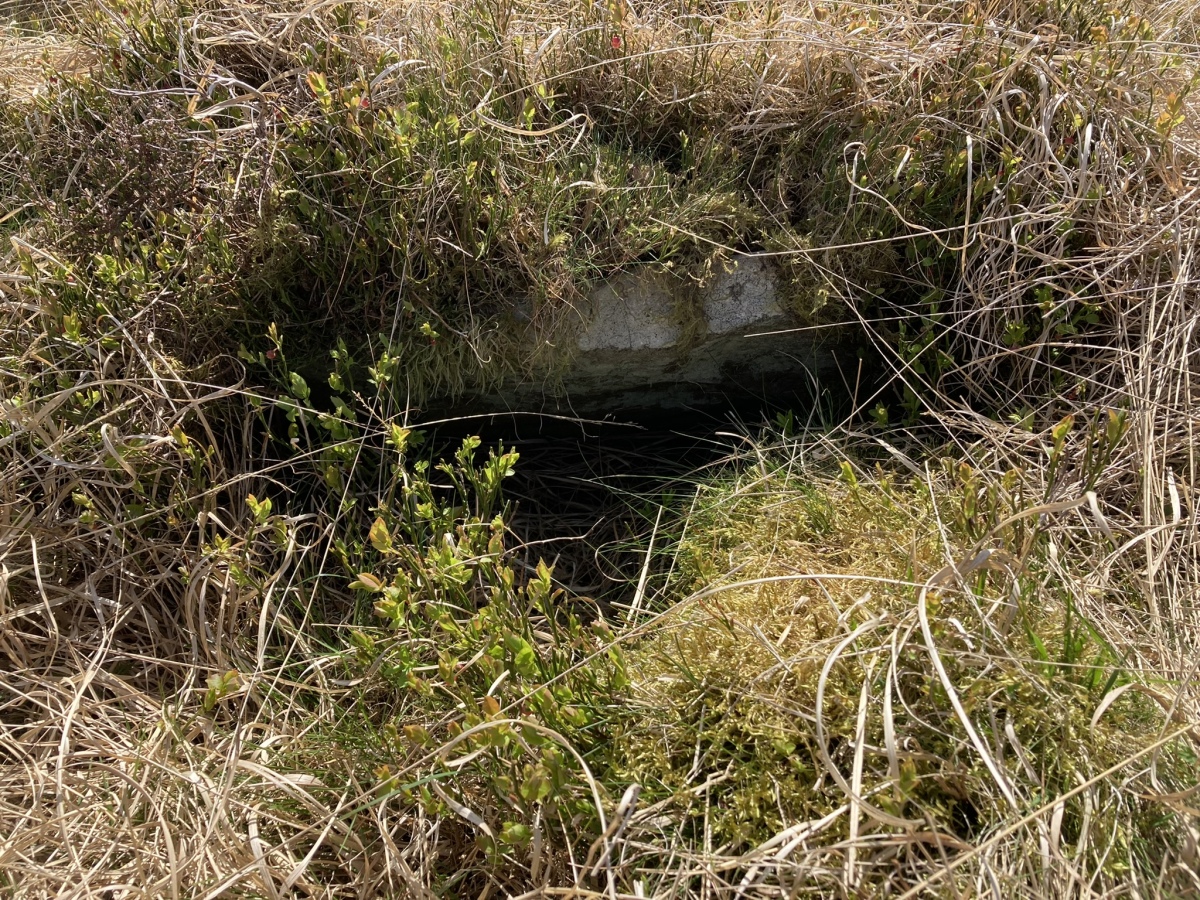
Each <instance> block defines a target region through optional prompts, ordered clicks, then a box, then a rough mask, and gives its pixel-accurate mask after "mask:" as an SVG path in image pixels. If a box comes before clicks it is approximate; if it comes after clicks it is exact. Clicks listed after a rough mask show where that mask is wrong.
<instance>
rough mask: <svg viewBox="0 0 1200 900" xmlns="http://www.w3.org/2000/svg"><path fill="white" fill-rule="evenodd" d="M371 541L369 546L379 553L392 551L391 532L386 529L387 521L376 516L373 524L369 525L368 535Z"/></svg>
mask: <svg viewBox="0 0 1200 900" xmlns="http://www.w3.org/2000/svg"><path fill="white" fill-rule="evenodd" d="M368 537H369V538H370V541H371V546H372V547H374V548H375V549H376V550H378V551H379V552H380V553H391V552H392V534H391V532H390V531H388V527H387V522H385V521H383V518H382V517H380V518H377V519H376V520H375V524H373V525H372V526H371V532H370V534H369V535H368Z"/></svg>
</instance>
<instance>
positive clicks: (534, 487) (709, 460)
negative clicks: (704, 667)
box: [430, 397, 848, 613]
mask: <svg viewBox="0 0 1200 900" xmlns="http://www.w3.org/2000/svg"><path fill="white" fill-rule="evenodd" d="M794 399H795V400H796V403H795V404H794V405H792V406H790V407H780V406H779V405H778V404H769V405H767V404H765V403H764V401H763V400H761V399H759V398H751V402H749V403H747V402H740V403H737V404H734V405H730V406H727V407H724V408H722V407H708V408H705V409H702V410H696V409H691V410H671V411H664V410H661V409H655V410H640V411H639V410H633V411H626V413H625V415H624V417H623V419H622V421H598V420H591V419H569V418H565V417H554V416H546V415H539V414H521V413H507V414H494V415H479V416H470V417H464V418H462V419H457V420H452V421H448V422H445V423H443V424H440V425H438V426H437V427H435V428H434V429H432V430H431V432H430V437H431V441H432V444H433V447H434V450H435V453H434V455H435V456H446V455H449V454H450V453H452V452H453V449H454V447H455V446H456V445H457V444H458V443H460V442H461V440H462V439H463V438H464V437H466V436H468V435H478V436H479V437H480V438H481V439H482V442H483V446H482V447H481V449H480V451H479V454H480V456H482V454H483V453H484V452H485V448H488V447H491V448H495V447H496V446H497V445H498V444H501V443H502V444H503V445H504V446H505V447H506V448H513V449H516V450H517V451H518V452H519V453H520V460H519V461H518V463H517V465H516V467H515V474H514V475H513V476H512V477H510V478H509V479H508V480H507V481H506V483H505V496H506V498H507V499H509V500H510V501H512V502H513V503H514V505H515V510H514V514H513V515H512V516H511V517H510V522H509V525H510V527H511V529H512V531H513V533H514V534H515V535H517V537H518V538H519V541H520V543H519V544H517V545H516V546H515V547H514V549H515V550H516V551H517V552H518V558H519V559H520V560H521V562H522V564H523V565H524V566H527V567H529V568H530V569H531V570H532V568H533V567H535V566H536V565H537V562H538V560H539V559H541V560H544V561H545V562H546V563H547V564H552V565H553V566H554V579H555V581H556V582H557V583H558V585H559V586H560V587H562V588H564V589H565V590H566V591H567V592H568V593H569V594H570V595H574V596H581V597H590V598H593V599H595V600H596V601H597V602H598V603H599V605H600V607H601V608H602V609H605V610H609V611H612V612H614V613H620V612H622V611H623V610H624V609H626V608H627V607H628V605H629V604H630V603H631V602H632V600H633V597H634V595H635V593H636V588H637V583H638V581H639V578H640V575H641V572H642V570H643V567H645V566H646V565H647V555H646V554H647V547H648V545H649V539H650V537H651V535H652V533H655V531H656V527H657V535H656V538H655V541H654V549H655V551H656V553H655V554H654V555H652V556H651V559H650V562H649V569H648V570H647V571H648V574H649V575H650V576H652V577H651V578H650V582H649V583H650V585H651V586H661V584H662V583H663V579H664V577H665V575H666V569H667V568H668V567H669V554H665V553H663V552H662V551H664V550H669V549H670V547H671V546H672V545H673V543H674V541H675V540H676V538H677V535H678V529H679V526H680V524H681V521H682V517H683V516H684V515H686V513H687V510H688V508H689V506H690V504H691V502H692V497H693V496H694V494H695V492H696V489H697V484H698V482H700V481H701V480H702V479H704V478H705V477H706V476H707V475H711V474H713V473H714V472H715V471H717V470H718V469H719V467H720V466H721V465H722V464H723V463H724V462H725V461H727V460H728V459H729V458H730V455H731V453H733V452H735V451H736V450H739V449H740V450H745V449H746V447H747V444H746V442H745V435H748V434H751V433H753V432H754V431H755V430H756V429H757V428H758V427H759V426H761V425H763V424H765V423H769V422H774V423H778V422H779V421H780V420H781V419H783V418H789V419H790V421H791V422H792V423H794V425H795V426H796V427H799V428H804V427H819V426H820V425H822V424H828V420H827V419H826V418H825V416H827V415H829V414H830V413H837V414H844V412H845V411H848V405H847V404H845V403H844V402H843V401H842V400H840V399H839V400H836V401H834V400H830V398H829V397H825V398H822V404H823V410H824V414H823V416H822V417H820V418H814V417H812V416H810V414H809V412H808V411H809V410H811V409H813V407H814V401H813V400H812V399H811V398H808V399H804V398H800V397H795V398H794ZM843 407H847V409H843Z"/></svg>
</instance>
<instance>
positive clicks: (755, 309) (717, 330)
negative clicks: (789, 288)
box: [704, 256, 783, 334]
mask: <svg viewBox="0 0 1200 900" xmlns="http://www.w3.org/2000/svg"><path fill="white" fill-rule="evenodd" d="M704 316H705V318H706V319H707V320H708V331H709V333H710V334H729V333H731V332H734V331H743V330H746V329H747V328H752V327H754V326H761V325H768V324H773V323H774V322H776V321H778V320H779V319H781V318H782V316H783V310H782V309H781V308H780V306H779V302H778V300H777V299H776V297H775V273H774V272H773V271H772V270H771V266H770V263H768V262H767V260H765V259H762V258H761V257H755V256H739V257H737V258H736V259H735V260H734V262H733V265H732V266H731V267H730V268H729V269H728V270H727V271H723V272H721V273H719V274H718V275H717V276H716V277H715V278H713V280H712V283H711V284H710V285H709V286H708V288H707V290H706V291H705V292H704Z"/></svg>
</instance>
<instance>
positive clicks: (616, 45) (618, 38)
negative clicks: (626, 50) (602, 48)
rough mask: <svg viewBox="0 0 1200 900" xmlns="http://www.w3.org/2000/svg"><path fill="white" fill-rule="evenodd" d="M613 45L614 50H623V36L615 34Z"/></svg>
mask: <svg viewBox="0 0 1200 900" xmlns="http://www.w3.org/2000/svg"><path fill="white" fill-rule="evenodd" d="M612 45H613V49H614V50H620V49H621V36H620V35H619V34H614V35H613V36H612Z"/></svg>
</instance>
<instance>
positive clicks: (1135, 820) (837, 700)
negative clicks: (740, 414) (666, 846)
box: [613, 446, 1197, 890]
mask: <svg viewBox="0 0 1200 900" xmlns="http://www.w3.org/2000/svg"><path fill="white" fill-rule="evenodd" d="M800 452H801V451H800V448H798V447H795V446H793V447H790V448H789V447H786V446H785V447H783V448H774V449H772V450H768V451H760V453H759V456H758V459H757V461H747V462H745V463H744V465H743V467H742V469H741V470H739V471H738V472H737V473H736V474H734V475H731V476H729V477H727V478H725V479H722V480H719V481H717V482H716V483H715V484H706V485H702V486H701V487H700V489H699V493H698V497H699V500H698V502H697V504H696V507H695V510H694V511H693V513H692V514H691V516H690V517H689V518H688V520H687V531H686V537H685V539H684V540H683V541H682V543H681V544H680V546H679V548H678V550H677V552H678V554H679V567H680V569H681V570H682V572H683V575H682V576H681V578H682V584H683V585H684V586H685V587H687V588H688V589H690V590H691V593H690V595H689V596H688V597H687V598H686V599H683V600H681V601H680V602H679V605H678V606H677V607H676V608H673V609H671V610H670V611H668V612H666V613H664V614H663V615H662V617H661V618H660V619H658V620H656V621H655V622H654V623H653V635H654V636H653V637H651V638H648V639H646V640H644V641H641V642H639V643H638V644H637V645H636V649H634V650H632V651H631V652H630V654H629V658H628V659H629V662H628V665H629V676H630V679H631V682H632V685H633V688H632V690H633V696H632V700H631V705H632V706H633V708H634V710H636V713H635V715H634V716H633V717H631V718H630V719H629V720H628V724H627V725H626V726H625V729H624V730H623V732H622V733H621V734H620V736H619V737H618V738H617V739H616V744H615V746H616V749H615V751H614V753H613V757H614V759H615V760H617V761H618V762H617V763H616V765H617V768H618V769H619V771H621V772H622V773H623V775H625V777H628V778H631V779H633V780H635V781H638V782H639V783H641V784H642V785H643V787H644V789H645V794H644V795H643V796H644V798H645V799H646V800H647V801H650V802H653V801H661V802H663V803H664V807H663V808H664V810H666V811H668V812H666V814H667V815H668V816H670V817H672V821H673V826H672V827H673V830H675V832H676V833H677V834H679V835H682V836H683V837H682V840H684V842H685V843H687V844H690V845H693V846H699V845H701V844H702V845H703V846H705V847H706V848H712V852H713V853H716V854H722V853H724V854H746V856H745V859H746V863H745V865H746V867H747V868H749V869H750V870H751V872H752V875H751V876H747V877H766V878H768V879H770V878H772V877H774V872H776V871H778V870H777V869H775V868H774V867H777V866H779V865H780V863H781V861H782V859H783V858H787V857H789V856H791V854H796V856H795V857H794V858H792V862H796V863H798V864H799V859H800V858H803V863H802V864H800V865H802V867H803V869H804V870H805V871H809V872H812V873H814V877H817V878H818V879H822V878H823V879H826V880H827V881H828V883H829V885H830V886H832V884H834V883H836V882H838V881H842V882H845V883H849V884H853V885H859V886H862V885H866V884H875V885H877V886H883V885H887V886H888V887H889V889H891V890H896V889H901V888H903V887H904V886H906V885H911V884H913V883H916V882H918V881H920V879H921V878H922V877H923V876H925V875H927V874H929V873H931V872H932V871H933V870H934V869H935V868H937V866H938V864H939V863H938V861H939V860H943V861H944V860H946V859H954V858H958V857H960V856H962V855H963V854H970V853H971V852H972V851H973V850H974V848H976V847H979V846H981V845H982V846H986V845H987V843H988V841H989V840H991V839H992V838H994V837H995V836H996V835H998V834H1003V833H1005V832H1006V831H1007V830H1008V829H1012V831H1013V832H1015V833H1009V834H1007V835H1006V843H1005V846H1006V848H1007V849H1006V852H1007V853H1015V854H1017V855H1018V856H1028V862H1029V865H1031V866H1032V867H1033V868H1032V869H1031V870H1030V871H1028V872H1024V873H1022V874H1018V873H1017V872H1016V871H1015V870H1013V871H1008V872H1004V873H997V874H995V875H994V876H993V877H995V878H998V879H999V880H1000V882H1001V883H1004V882H1009V881H1011V883H1012V885H1014V886H1016V885H1018V884H1024V883H1026V879H1027V878H1029V877H1033V872H1040V873H1041V874H1040V875H1039V876H1037V877H1040V878H1045V879H1048V881H1047V883H1050V882H1051V881H1055V880H1057V879H1058V878H1061V877H1063V872H1064V870H1065V868H1069V867H1071V866H1077V867H1079V869H1080V870H1082V871H1085V872H1087V873H1088V877H1089V878H1095V879H1096V880H1097V881H1096V883H1116V882H1119V881H1121V880H1122V879H1124V878H1126V877H1130V875H1131V874H1133V875H1136V873H1138V872H1140V873H1142V876H1144V877H1151V876H1153V875H1155V874H1156V873H1158V872H1159V871H1160V868H1161V864H1162V860H1163V859H1164V858H1165V857H1167V856H1170V855H1171V854H1175V853H1178V852H1179V851H1180V849H1181V848H1182V847H1183V846H1184V844H1185V843H1186V841H1187V831H1186V817H1180V816H1179V815H1177V814H1176V813H1174V812H1172V811H1171V808H1170V806H1169V805H1166V806H1164V805H1163V804H1162V803H1161V802H1157V801H1155V800H1154V799H1152V798H1151V797H1150V796H1148V793H1149V792H1150V791H1151V790H1158V789H1157V788H1151V785H1152V784H1158V785H1160V786H1161V789H1162V791H1163V792H1164V793H1168V794H1169V793H1171V792H1173V791H1184V790H1186V789H1187V788H1188V787H1190V786H1191V785H1192V784H1193V783H1194V778H1195V764H1196V760H1197V757H1196V746H1195V744H1194V743H1193V742H1192V739H1189V737H1188V736H1186V735H1182V734H1180V733H1179V728H1178V727H1177V725H1176V724H1175V723H1172V722H1170V721H1169V720H1167V718H1166V717H1165V716H1164V709H1163V708H1162V707H1161V706H1160V704H1159V703H1158V702H1156V701H1155V699H1153V693H1154V686H1153V685H1146V684H1145V683H1144V682H1141V681H1140V680H1139V679H1138V677H1137V676H1136V674H1135V673H1133V672H1131V671H1130V670H1128V669H1127V668H1125V667H1124V666H1123V665H1122V661H1121V659H1120V653H1119V651H1118V650H1117V649H1116V648H1115V647H1114V646H1113V644H1112V643H1111V642H1110V640H1109V638H1108V637H1106V636H1105V635H1104V634H1103V633H1102V632H1101V630H1100V629H1098V628H1097V627H1096V626H1095V624H1094V623H1092V622H1090V621H1089V620H1088V619H1087V613H1086V612H1085V611H1081V610H1079V609H1077V608H1074V607H1073V602H1074V601H1073V599H1072V597H1071V595H1070V593H1069V592H1068V591H1065V590H1063V589H1062V587H1061V585H1060V584H1059V583H1058V580H1059V579H1060V578H1062V577H1064V575H1065V574H1066V573H1067V571H1068V570H1064V569H1061V568H1056V567H1054V566H1051V565H1049V564H1048V562H1047V560H1046V556H1045V554H1046V552H1047V547H1048V544H1049V540H1048V539H1047V537H1046V535H1045V534H1042V533H1040V531H1039V527H1038V525H1037V519H1038V512H1037V507H1036V505H1031V504H1030V503H1029V502H1028V499H1022V494H1023V493H1025V492H1027V491H1028V490H1029V488H1030V485H1028V484H1027V483H1025V481H1024V479H1023V478H1022V477H1021V474H1020V473H1019V472H1017V471H1011V472H1009V473H1007V474H1006V475H1002V476H1001V477H999V478H997V479H996V480H995V481H993V482H992V483H991V485H990V487H989V488H986V489H985V488H984V487H983V486H982V485H983V481H982V480H981V476H982V475H983V473H979V472H976V471H975V470H974V469H973V468H972V467H971V466H969V465H962V466H958V465H951V464H950V463H949V461H947V464H946V465H945V466H931V467H930V469H929V470H928V471H927V472H926V473H925V474H924V475H921V474H914V473H910V472H908V471H906V470H903V469H901V470H899V473H898V474H897V473H896V472H890V473H889V472H885V470H883V469H877V470H875V471H874V472H872V471H870V470H869V469H868V470H866V471H863V470H861V469H859V468H858V466H857V465H856V464H851V462H849V461H844V462H842V464H841V468H840V470H838V469H837V468H836V467H833V466H832V465H830V464H828V463H826V464H821V465H806V464H805V463H804V461H803V458H802V457H801V456H800V455H799V454H800ZM984 477H985V476H984ZM1076 577H1079V578H1082V573H1076ZM1141 688H1149V689H1148V690H1146V691H1145V692H1139V689H1141ZM1151 751H1152V752H1151ZM1131 756H1135V757H1137V759H1136V760H1133V759H1130V757H1131ZM1147 765H1148V766H1149V768H1147ZM1114 767H1115V768H1116V769H1117V770H1118V771H1121V772H1122V773H1123V774H1122V775H1121V776H1114V775H1113V773H1111V772H1109V771H1108V770H1110V769H1112V768H1114ZM1073 791H1075V792H1076V793H1075V794H1074V795H1073V796H1070V798H1069V799H1067V800H1064V801H1062V802H1061V803H1059V804H1057V805H1055V798H1057V797H1062V796H1064V795H1068V794H1070V793H1071V792H1073ZM1043 805H1051V806H1052V807H1053V812H1052V814H1051V815H1050V816H1048V822H1049V824H1048V825H1047V823H1046V822H1045V821H1040V820H1039V824H1029V825H1028V827H1018V828H1015V829H1013V828H1012V825H1013V823H1014V822H1015V821H1019V820H1020V819H1021V817H1022V816H1024V815H1026V814H1027V813H1029V812H1032V811H1034V810H1037V809H1038V808H1039V807H1041V806H1043ZM793 838H794V840H793ZM781 846H787V847H788V848H789V849H788V850H787V851H786V852H783V853H782V855H780V856H776V853H777V852H778V851H780V848H781ZM768 849H769V851H770V852H769V853H766V851H767V850H768ZM764 853H765V854H766V858H770V863H769V864H768V863H767V862H764V861H763V860H764ZM755 862H759V863H760V866H761V870H760V871H759V874H758V875H757V876H755V875H753V872H754V871H755V870H754V869H753V864H754V863H755ZM966 871H972V872H976V873H977V872H978V871H979V870H978V869H977V868H975V866H974V865H972V866H968V867H967V869H966ZM816 873H820V874H816Z"/></svg>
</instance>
